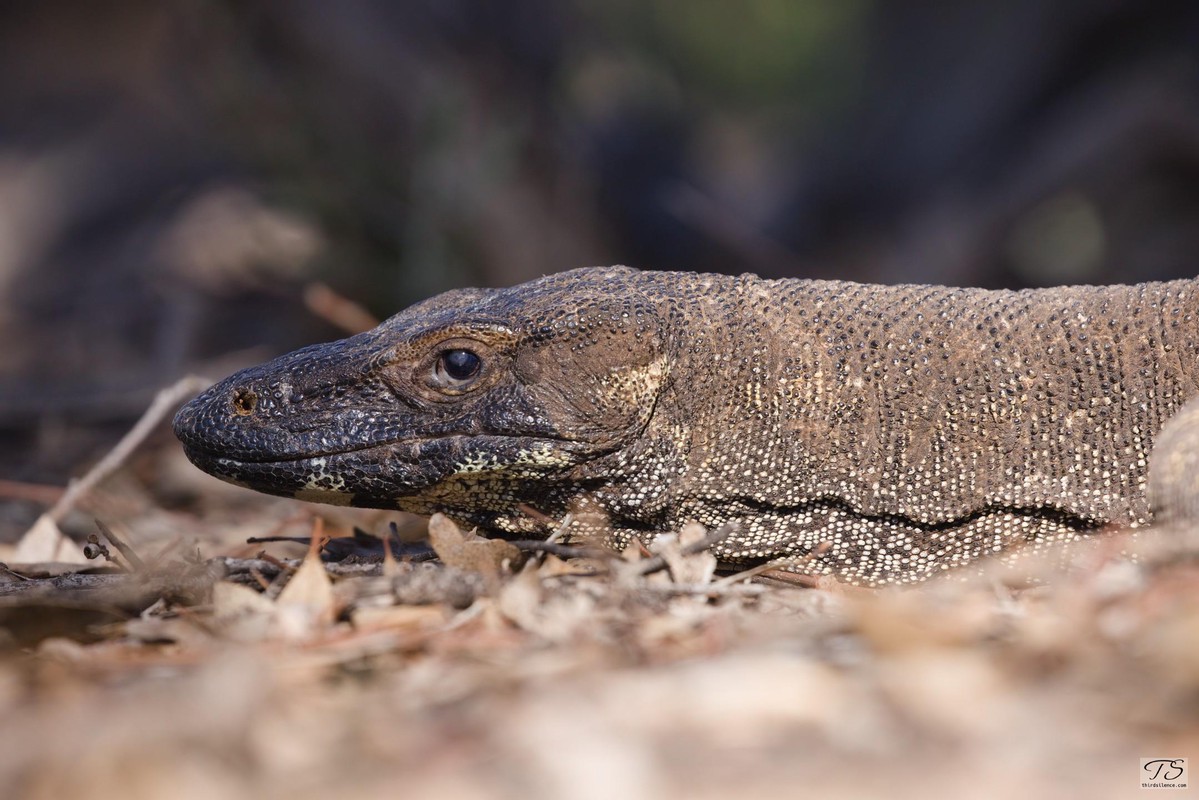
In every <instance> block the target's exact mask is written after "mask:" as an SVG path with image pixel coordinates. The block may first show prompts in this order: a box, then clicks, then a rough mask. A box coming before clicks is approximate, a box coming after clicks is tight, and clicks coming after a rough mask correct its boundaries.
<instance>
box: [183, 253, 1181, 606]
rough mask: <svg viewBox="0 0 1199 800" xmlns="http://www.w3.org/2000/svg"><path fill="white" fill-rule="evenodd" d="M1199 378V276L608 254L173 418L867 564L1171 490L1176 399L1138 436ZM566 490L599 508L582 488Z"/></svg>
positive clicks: (457, 491) (218, 457)
mask: <svg viewBox="0 0 1199 800" xmlns="http://www.w3.org/2000/svg"><path fill="white" fill-rule="evenodd" d="M1196 395H1199V281H1189V280H1186V281H1176V282H1171V283H1145V284H1140V285H1135V286H1109V287H1090V286H1072V287H1060V288H1052V289H1037V290H1026V291H988V290H981V289H955V288H946V287H939V286H914V285H909V286H876V285H865V284H857V283H847V282H838V281H814V280H764V279H761V278H758V277H755V276H752V275H742V276H740V277H728V276H722V275H700V274H692V273H677V272H641V271H637V270H633V269H628V268H625V267H608V268H590V269H579V270H574V271H571V272H564V273H561V274H557V275H551V276H548V277H545V278H541V279H539V280H535V281H531V282H529V283H526V284H523V285H520V286H516V287H513V288H509V289H498V290H483V289H464V290H458V291H452V292H448V293H446V294H443V295H440V296H438V297H434V298H432V299H429V300H426V301H424V302H421V303H418V304H417V305H414V306H412V307H411V308H409V309H407V310H406V311H404V312H402V313H400V314H398V315H396V316H394V317H392V318H391V319H389V320H387V321H386V322H384V323H383V324H382V325H380V326H379V327H378V328H376V329H374V330H372V331H369V332H367V333H363V334H361V335H358V336H354V337H351V338H348V339H345V340H342V341H338V342H333V343H331V344H321V345H316V346H313V347H308V348H305V349H303V350H299V351H297V352H295V353H292V354H290V355H285V356H283V357H281V358H278V359H275V360H274V361H271V362H269V363H267V364H264V365H261V366H257V367H252V368H250V369H246V370H243V371H241V372H238V373H237V374H235V375H233V376H231V377H229V378H228V379H226V380H224V381H223V382H221V383H219V384H217V385H216V386H214V387H212V388H211V389H209V390H208V391H207V392H205V393H204V394H202V395H201V396H199V397H198V398H196V399H195V400H193V401H192V402H191V403H190V404H188V405H187V406H185V407H184V408H183V409H182V410H181V411H180V412H179V414H178V416H177V417H176V419H175V431H176V433H177V435H178V436H179V438H180V439H181V440H182V441H183V443H184V445H185V447H186V452H187V455H188V456H189V458H190V459H191V460H192V461H193V462H194V463H195V464H196V465H197V466H199V467H200V468H201V469H203V470H205V471H207V472H210V473H212V474H214V475H216V476H218V477H221V478H224V479H226V480H228V481H231V482H233V483H236V484H240V485H243V486H247V487H250V488H253V489H257V490H259V491H263V492H269V493H272V494H278V495H285V496H294V497H298V498H301V499H304V500H312V501H319V502H325V503H335V504H344V505H354V506H369V507H380V508H398V509H403V510H406V511H412V512H415V513H418V514H431V513H433V512H438V511H440V512H444V513H445V514H447V515H448V516H449V517H451V518H452V519H455V520H456V521H458V522H459V523H462V524H465V525H469V526H477V527H478V528H480V529H482V530H483V531H484V532H487V533H489V534H490V535H496V536H504V537H509V538H512V537H518V538H529V537H530V536H536V535H545V529H544V526H543V524H542V523H541V522H539V521H538V520H536V519H534V518H533V516H530V515H529V514H528V513H527V511H525V510H523V509H522V506H525V507H531V508H532V509H535V510H536V511H539V512H541V513H542V514H545V515H549V516H551V517H554V518H562V517H564V516H565V515H566V514H567V513H568V512H571V511H572V510H574V511H578V510H579V509H592V510H595V511H598V512H602V515H603V516H604V518H605V519H606V520H607V522H606V525H605V527H604V528H603V530H604V532H605V535H606V537H607V539H608V541H609V542H610V543H611V544H614V545H617V546H619V545H621V544H623V543H625V542H627V541H628V540H629V539H630V537H633V536H638V537H641V538H642V539H644V540H647V541H648V540H649V539H651V538H652V537H653V536H654V534H655V533H657V532H661V531H665V530H672V529H677V528H678V527H679V526H681V525H682V524H684V523H687V522H689V521H696V522H699V523H702V524H703V525H705V526H708V527H709V528H711V527H714V526H719V525H722V524H725V523H728V522H737V523H738V525H737V526H736V528H735V532H734V533H733V534H732V535H731V536H730V537H729V538H727V539H726V540H724V541H723V542H721V543H720V544H719V545H718V546H717V547H716V548H715V552H716V555H717V556H718V557H719V558H720V559H721V560H722V561H723V562H725V563H726V564H729V565H743V564H750V563H756V562H760V561H762V560H764V559H774V558H779V557H788V556H791V557H795V558H796V561H795V564H796V567H795V568H796V569H798V570H800V571H803V572H807V573H811V574H816V575H821V574H830V575H834V576H836V577H837V578H839V579H841V580H844V581H848V582H853V583H859V584H865V585H880V584H886V583H903V582H911V581H916V580H920V579H923V578H925V577H928V576H929V575H932V574H934V573H937V572H940V571H942V570H946V569H950V568H953V567H956V566H959V565H962V564H965V563H968V562H970V561H972V560H974V559H975V558H977V557H980V556H984V555H988V554H992V553H1003V552H1008V551H1010V550H1011V549H1012V548H1014V547H1016V546H1019V545H1024V544H1027V543H1031V546H1032V547H1037V546H1041V545H1043V544H1044V543H1047V542H1053V541H1061V540H1068V539H1073V538H1077V537H1080V536H1083V535H1086V534H1089V533H1092V532H1094V531H1096V530H1098V529H1100V528H1102V527H1104V526H1106V525H1120V526H1140V525H1144V524H1146V523H1148V522H1150V521H1151V518H1152V516H1153V513H1156V514H1157V515H1158V517H1159V518H1160V517H1161V516H1162V515H1169V514H1172V513H1177V514H1184V513H1185V514H1189V513H1190V508H1189V506H1188V504H1193V503H1194V502H1195V499H1194V498H1195V497H1196V496H1199V486H1192V484H1195V483H1196V481H1197V480H1199V478H1196V477H1195V476H1196V475H1197V474H1199V469H1197V468H1196V466H1197V465H1199V457H1192V456H1191V455H1190V454H1191V453H1192V452H1193V451H1195V449H1196V448H1194V447H1190V446H1188V445H1187V442H1188V441H1189V438H1190V437H1188V436H1187V435H1186V429H1185V425H1184V424H1183V423H1180V422H1175V423H1174V426H1175V427H1176V428H1178V430H1179V431H1181V433H1176V435H1170V434H1169V432H1167V434H1165V435H1163V436H1162V440H1163V442H1165V441H1166V440H1167V439H1169V440H1170V441H1171V442H1173V444H1171V445H1170V446H1169V447H1167V446H1165V445H1164V444H1163V447H1162V451H1163V452H1159V453H1158V454H1157V455H1155V456H1154V460H1155V461H1156V462H1158V463H1155V464H1154V465H1153V466H1152V469H1151V465H1150V460H1151V459H1150V454H1151V451H1152V448H1153V443H1154V440H1155V438H1156V437H1158V434H1159V431H1160V430H1161V428H1162V426H1163V424H1164V423H1166V421H1167V420H1169V419H1170V418H1171V417H1175V416H1176V415H1179V412H1180V410H1181V409H1182V407H1183V406H1184V404H1185V403H1186V401H1187V400H1189V399H1190V398H1192V397H1194V396H1196ZM1194 413H1199V412H1194ZM1194 413H1192V412H1191V410H1189V409H1188V412H1187V415H1189V416H1191V417H1193V416H1194ZM1192 427H1193V423H1192ZM1151 473H1152V474H1153V479H1152V480H1153V485H1152V486H1149V485H1148V484H1149V483H1150V474H1151ZM1151 506H1158V508H1154V512H1153V513H1151ZM572 517H576V518H577V519H576V520H575V522H574V523H572V525H573V528H572V532H573V533H579V534H594V533H595V524H596V523H595V521H594V520H595V518H596V514H588V513H577V514H573V515H572Z"/></svg>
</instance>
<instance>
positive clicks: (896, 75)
mask: <svg viewBox="0 0 1199 800" xmlns="http://www.w3.org/2000/svg"><path fill="white" fill-rule="evenodd" d="M1197 252H1199V4H1196V3H1193V2H1186V0H1178V2H1170V0H1161V1H1160V2H1150V3H1146V2H1137V1H1136V0H1008V2H1004V3H995V2H991V1H990V0H934V1H933V2H928V3H922V4H898V3H884V2H881V0H873V1H872V0H821V1H819V2H799V1H797V0H738V2H729V1H728V0H570V1H569V2H564V1H563V0H508V2H505V3H490V4H488V3H470V2H465V0H460V1H455V0H426V1H424V2H421V1H419V0H410V1H409V2H403V3H396V2H389V0H342V2H338V3H327V2H319V1H318V0H289V1H288V2H283V1H282V0H275V1H274V2H272V1H271V0H259V1H258V2H207V3H193V2H182V0H127V1H126V2H121V3H110V4H94V3H87V2H82V0H75V1H72V0H56V1H55V2H49V3H15V2H5V3H0V331H2V336H3V342H4V344H3V347H2V348H0V478H3V479H7V480H10V481H19V482H24V483H29V484H52V485H62V484H63V483H64V482H65V481H66V480H67V479H68V478H69V477H70V476H71V475H76V474H79V473H80V472H82V471H83V470H84V469H86V467H87V466H88V465H89V464H90V463H91V462H92V461H93V460H94V459H95V458H96V457H98V455H99V454H101V453H103V452H104V450H105V449H106V448H107V447H109V446H111V444H112V443H113V441H115V439H116V438H117V437H118V436H119V435H120V434H121V433H122V432H123V431H124V430H125V429H127V427H128V426H129V424H130V423H131V421H132V420H133V419H135V418H136V416H137V415H138V414H140V412H141V411H142V410H143V409H144V408H145V407H146V405H147V404H148V402H149V400H150V398H151V397H152V395H153V393H154V391H155V390H156V389H157V388H159V387H161V386H164V385H166V384H168V383H170V382H171V381H173V380H175V379H176V378H178V377H180V376H181V375H184V374H186V373H188V372H196V371H199V372H201V373H203V374H206V375H208V376H210V377H221V376H222V375H223V374H225V373H227V372H228V371H230V370H232V369H234V368H236V367H238V366H241V365H243V364H246V363H249V362H254V361H258V360H261V359H264V358H267V357H270V356H272V355H275V354H277V353H279V352H282V351H284V350H287V349H290V348H293V347H296V346H299V345H302V344H307V343H310V342H313V341H318V340H322V339H329V338H335V337H337V336H340V335H342V333H343V331H341V330H339V329H338V328H337V327H336V326H334V325H333V324H331V323H330V322H329V321H328V318H329V315H328V314H322V313H314V311H313V302H312V298H313V296H314V295H313V293H312V289H313V287H314V286H315V285H319V284H325V285H328V286H329V287H332V289H333V290H334V292H336V293H337V294H340V295H341V296H344V297H346V298H349V299H352V300H355V301H357V302H360V303H362V304H364V305H365V306H366V307H367V308H368V309H369V310H370V311H371V312H372V313H373V314H375V315H378V316H380V317H382V316H386V315H388V314H390V313H393V312H394V311H396V310H399V309H400V308H401V307H403V306H405V305H406V304H408V303H411V302H413V301H415V300H418V299H420V298H423V297H426V296H428V295H430V294H433V293H436V292H439V291H441V290H444V289H447V288H451V287H454V286H460V285H489V286H490V285H507V284H512V283H517V282H520V281H524V280H527V279H529V278H533V277H536V276H538V275H541V274H544V273H548V272H554V271H558V270H563V269H568V268H572V267H577V266H585V265H594V264H611V263H624V264H629V265H633V266H637V267H642V268H653V269H686V270H709V271H720V272H729V273H739V272H745V271H752V272H756V273H759V274H762V275H767V276H804V277H819V278H847V279H855V280H870V281H885V282H913V281H916V282H936V283H947V284H969V285H979V286H986V287H1012V288H1019V287H1025V286H1039V285H1051V284H1056V283H1063V282H1097V283H1101V282H1131V281H1139V280H1150V279H1161V278H1170V277H1180V276H1191V275H1195V274H1196V271H1197V270H1196V264H1197V263H1199V259H1196V257H1195V254H1196V253H1197ZM306 296H307V297H308V298H309V302H308V303H306V302H305V299H304V298H305V297H306ZM162 435H163V436H164V437H167V436H169V434H167V433H166V432H165V431H164V432H163V434H162ZM16 494H17V495H20V494H21V493H20V492H17V493H16ZM10 499H11V498H10ZM38 508H39V506H38V505H37V504H36V503H33V502H28V501H21V502H8V503H3V504H0V537H7V536H10V535H11V534H12V533H13V532H19V531H20V530H22V529H23V528H24V526H26V525H27V524H28V523H29V522H30V521H31V520H32V519H33V518H34V516H35V514H36V512H37V510H38Z"/></svg>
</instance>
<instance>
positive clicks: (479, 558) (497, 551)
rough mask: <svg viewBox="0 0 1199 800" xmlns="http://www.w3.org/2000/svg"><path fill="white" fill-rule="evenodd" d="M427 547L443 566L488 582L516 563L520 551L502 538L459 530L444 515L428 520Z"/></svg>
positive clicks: (437, 515)
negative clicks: (429, 547)
mask: <svg viewBox="0 0 1199 800" xmlns="http://www.w3.org/2000/svg"><path fill="white" fill-rule="evenodd" d="M429 544H430V545H431V546H432V547H433V550H434V551H435V552H436V553H437V557H438V558H440V559H441V561H442V563H444V564H445V565H446V566H450V567H457V568H458V569H464V570H467V571H469V572H477V573H479V574H480V575H482V576H483V577H485V578H487V579H488V580H489V581H494V580H498V579H499V577H500V575H502V574H504V573H505V572H506V571H508V570H510V569H511V565H513V564H515V563H517V562H518V561H519V560H520V550H519V549H517V548H516V547H515V546H514V545H512V544H510V543H508V542H505V541H504V540H503V539H485V538H483V537H482V536H476V535H475V534H473V533H463V531H462V530H461V529H460V528H459V527H458V526H457V525H456V524H455V523H454V521H453V520H451V519H450V518H449V517H447V516H445V515H444V514H434V515H433V516H432V517H431V518H430V519H429Z"/></svg>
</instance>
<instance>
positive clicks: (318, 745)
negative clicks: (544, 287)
mask: <svg viewBox="0 0 1199 800" xmlns="http://www.w3.org/2000/svg"><path fill="white" fill-rule="evenodd" d="M125 455H126V456H127V455H128V453H126V454H125ZM119 460H123V459H118V461H119ZM90 515H98V516H99V517H100V518H101V519H102V520H103V522H102V523H101V525H100V527H99V528H97V527H95V526H94V524H93V523H92V521H91V519H90ZM397 521H400V522H402V523H403V524H402V525H400V527H399V528H398V529H397V528H396V525H395V523H396V522H397ZM60 528H65V529H69V530H74V531H80V532H82V531H85V530H89V529H90V530H91V531H94V536H93V539H94V540H93V541H90V542H87V543H86V545H85V547H83V548H80V546H79V545H76V544H73V543H69V542H64V541H63V540H62V539H61V538H59V530H60ZM426 532H427V534H428V540H429V541H430V542H431V544H432V552H429V551H428V549H427V548H426V547H424V546H423V545H421V544H419V543H414V542H415V541H416V540H418V539H419V538H420V535H422V534H424V533H426ZM713 535H719V532H713V533H708V532H705V531H703V530H699V529H695V530H688V529H685V530H684V531H682V532H680V533H679V535H678V536H674V537H667V538H665V539H663V540H661V541H660V543H659V544H658V545H656V546H655V552H653V553H650V552H644V551H641V550H630V551H629V552H627V553H624V554H619V555H603V554H599V553H595V552H592V551H590V550H587V549H578V548H575V549H571V548H569V547H565V546H562V545H561V544H560V543H559V544H557V545H555V544H554V543H551V544H550V545H549V546H548V547H544V548H542V549H541V551H540V552H533V553H529V552H522V551H521V550H520V549H518V548H516V547H514V546H513V545H511V544H508V543H504V542H497V541H491V540H486V539H481V538H479V537H476V536H474V535H473V534H471V533H470V532H466V531H462V530H460V529H459V528H458V527H457V526H455V525H454V524H453V523H452V522H450V521H449V520H447V519H444V518H440V517H435V518H434V519H433V520H432V521H431V522H430V523H429V525H428V530H427V531H425V530H424V527H423V523H421V522H419V521H415V520H411V519H406V518H402V517H400V516H399V515H386V514H381V513H375V512H351V511H348V510H344V509H326V508H321V507H316V506H309V505H305V504H300V503H295V502H292V501H282V500H274V499H270V498H265V497H259V496H257V495H253V494H252V493H249V492H245V491H242V490H237V489H234V488H233V487H227V486H224V485H222V484H218V483H216V482H214V481H210V480H209V479H208V478H207V477H205V476H202V475H200V474H199V473H198V472H196V471H194V470H192V469H191V468H190V467H188V466H187V465H186V464H185V463H184V462H183V459H182V456H181V454H180V453H179V452H178V450H177V449H176V448H175V447H174V446H173V444H172V443H170V442H168V441H166V440H165V439H163V440H160V441H157V442H155V441H154V440H151V442H150V443H149V444H147V445H143V446H142V448H141V450H140V451H139V455H138V457H137V458H135V459H134V460H133V461H130V462H128V463H126V464H124V465H123V466H121V465H119V464H117V463H115V462H114V463H111V464H110V465H109V467H108V472H107V473H106V474H104V475H101V476H100V477H99V478H97V479H96V480H94V481H92V482H91V484H90V485H89V486H87V487H86V491H78V492H76V493H75V497H74V499H73V500H72V503H71V507H70V508H65V507H64V508H59V509H58V512H57V513H56V514H51V513H49V512H48V513H47V515H46V516H45V517H43V519H42V520H40V521H39V523H38V525H35V526H34V530H31V531H30V533H29V534H27V536H26V537H25V539H24V540H22V541H21V542H20V543H18V544H17V545H15V546H8V548H7V550H6V551H5V552H4V553H3V559H4V561H5V566H4V568H3V569H0V630H2V632H0V635H2V636H3V644H4V649H3V656H2V657H0V719H2V720H3V722H0V785H2V786H4V787H5V792H4V794H5V796H8V797H29V798H62V797H72V798H116V797H120V798H142V797H145V798H152V797H171V798H193V797H194V798H210V797H226V798H241V797H246V798H250V797H254V798H272V797H279V798H285V797H286V798H309V797H311V798H318V797H320V798H323V797H329V796H333V795H336V796H338V797H346V798H357V797H362V798H367V797H377V796H383V795H384V794H388V795H391V794H395V793H399V792H402V793H404V795H405V796H406V797H410V798H446V797H455V798H475V797H478V798H488V797H520V798H601V797H602V798H609V797H623V798H632V799H633V800H637V799H638V798H663V797H665V798H671V797H680V798H682V797H687V798H705V797H712V798H716V797H727V796H730V795H733V794H735V795H736V796H738V797H750V798H752V797H771V798H774V797H780V796H792V795H800V794H804V795H809V794H810V795H815V796H834V797H841V796H848V797H854V796H888V797H898V798H905V797H912V798H916V797H919V798H924V797H927V796H969V797H982V798H986V797H1010V796H1013V795H1015V794H1017V793H1019V794H1020V795H1021V796H1023V797H1026V798H1040V797H1045V798H1050V797H1054V798H1056V797H1063V796H1078V797H1083V796H1085V797H1123V796H1132V795H1138V796H1139V793H1140V792H1141V790H1140V789H1139V783H1140V780H1141V776H1140V759H1141V758H1177V757H1187V756H1193V757H1195V758H1199V726H1197V725H1196V721H1197V720H1199V716H1197V712H1199V591H1197V589H1199V569H1197V562H1196V559H1195V553H1196V552H1199V538H1197V537H1196V536H1195V535H1194V533H1193V532H1190V531H1185V530H1181V531H1180V530H1175V531H1153V532H1149V533H1144V532H1141V533H1139V534H1138V535H1136V536H1133V535H1132V534H1131V533H1128V532H1123V533H1122V532H1113V533H1112V534H1111V535H1109V536H1105V537H1099V538H1096V539H1095V540H1094V541H1092V542H1089V543H1086V544H1084V545H1078V546H1074V547H1071V548H1067V549H1063V550H1062V551H1061V552H1059V553H1058V554H1056V556H1055V557H1053V558H1050V557H1039V558H1035V559H1033V558H1030V559H1028V560H1026V561H1024V562H1018V563H1014V564H1013V563H1009V564H1006V565H1003V566H1000V565H992V566H989V567H988V568H986V569H984V570H982V571H980V572H978V573H972V574H970V575H959V576H952V577H950V578H947V579H943V580H937V581H932V582H929V583H927V584H925V585H923V586H921V587H918V588H915V589H905V590H887V591H868V590H860V589H853V588H852V587H844V586H839V585H836V584H834V583H831V582H815V585H814V586H797V585H794V583H788V582H780V581H779V580H777V579H776V578H777V577H778V576H777V575H775V576H773V577H772V575H771V573H762V574H741V575H733V576H728V575H721V574H718V573H716V571H715V563H714V561H713V560H712V558H711V556H710V555H709V554H708V553H707V552H706V551H705V550H704V549H703V546H704V545H705V544H706V543H710V541H711V539H712V536H713ZM250 538H266V539H275V540H277V541H272V542H269V543H266V544H264V543H262V542H253V543H249V544H247V539H250ZM279 539H282V540H283V541H278V540H279ZM288 539H299V540H307V541H308V545H307V546H304V545H303V544H300V543H293V542H290V541H287V540H288ZM82 550H87V553H86V555H90V556H93V557H94V558H92V559H87V558H86V557H85V554H84V553H83V552H82ZM547 551H550V552H547ZM1130 553H1131V554H1133V555H1135V559H1130V558H1129V557H1128V555H1129V554H1130ZM433 554H435V555H436V556H437V558H435V559H431V556H432V555H433ZM1192 763H1195V764H1197V765H1199V761H1197V762H1192Z"/></svg>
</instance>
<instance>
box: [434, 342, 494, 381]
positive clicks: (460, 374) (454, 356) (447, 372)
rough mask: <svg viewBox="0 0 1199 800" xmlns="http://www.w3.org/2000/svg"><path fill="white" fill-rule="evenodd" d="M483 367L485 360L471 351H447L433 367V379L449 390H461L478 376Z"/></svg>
mask: <svg viewBox="0 0 1199 800" xmlns="http://www.w3.org/2000/svg"><path fill="white" fill-rule="evenodd" d="M482 366H483V359H481V358H479V356H478V355H477V354H476V353H473V352H471V351H470V350H462V349H456V350H446V351H445V352H444V353H442V354H441V356H440V357H439V358H438V359H437V364H436V365H435V366H434V367H433V377H434V378H435V379H436V380H437V382H438V383H440V384H441V385H443V386H445V387H447V388H453V389H461V388H464V387H465V386H466V385H467V384H469V383H470V382H471V381H473V380H474V379H475V378H476V377H477V376H478V374H479V372H480V370H481V368H482Z"/></svg>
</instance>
